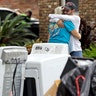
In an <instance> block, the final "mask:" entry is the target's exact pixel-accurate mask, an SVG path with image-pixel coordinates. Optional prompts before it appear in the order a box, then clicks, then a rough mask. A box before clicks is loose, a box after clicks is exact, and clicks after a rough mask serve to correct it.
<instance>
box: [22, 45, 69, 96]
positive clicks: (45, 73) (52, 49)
mask: <svg viewBox="0 0 96 96" xmlns="http://www.w3.org/2000/svg"><path fill="white" fill-rule="evenodd" d="M69 56H70V55H69V54H68V45H67V44H56V43H55V44H49V43H41V44H40V43H39V44H34V45H33V49H32V52H31V54H30V55H29V56H28V59H27V62H26V69H25V81H24V89H23V91H22V92H21V93H22V96H44V95H45V94H46V93H47V92H48V90H49V89H50V88H51V87H52V85H53V84H54V81H55V80H59V79H60V75H61V73H62V71H63V69H64V66H65V65H66V62H67V60H68V57H69ZM48 96H51V95H50V94H48Z"/></svg>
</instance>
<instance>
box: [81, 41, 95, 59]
mask: <svg viewBox="0 0 96 96" xmlns="http://www.w3.org/2000/svg"><path fill="white" fill-rule="evenodd" d="M83 56H84V57H88V58H95V59H96V43H94V44H90V48H88V49H85V50H83Z"/></svg>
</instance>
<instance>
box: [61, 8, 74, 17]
mask: <svg viewBox="0 0 96 96" xmlns="http://www.w3.org/2000/svg"><path fill="white" fill-rule="evenodd" d="M72 13H73V10H71V9H67V8H64V9H63V10H62V14H67V15H72Z"/></svg>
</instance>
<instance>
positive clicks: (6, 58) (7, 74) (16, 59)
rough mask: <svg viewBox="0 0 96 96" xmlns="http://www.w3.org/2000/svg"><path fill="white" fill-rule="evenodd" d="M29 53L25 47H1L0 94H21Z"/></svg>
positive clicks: (3, 95)
mask: <svg viewBox="0 0 96 96" xmlns="http://www.w3.org/2000/svg"><path fill="white" fill-rule="evenodd" d="M27 54H28V52H27V50H26V48H25V47H20V46H8V47H0V78H1V79H0V96H11V95H12V96H20V94H21V93H20V92H21V90H22V88H23V85H24V84H23V83H24V76H25V62H26V60H27ZM11 93H12V94H11Z"/></svg>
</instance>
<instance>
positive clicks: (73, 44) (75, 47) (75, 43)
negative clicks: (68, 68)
mask: <svg viewBox="0 0 96 96" xmlns="http://www.w3.org/2000/svg"><path fill="white" fill-rule="evenodd" d="M49 17H50V18H51V19H50V22H57V21H58V20H59V19H62V20H70V21H72V23H73V24H74V26H75V29H76V31H77V32H79V26H80V17H79V16H78V15H63V14H49ZM73 51H82V48H81V42H80V41H79V39H77V38H76V37H74V36H73V35H71V36H70V41H69V53H71V52H73Z"/></svg>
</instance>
